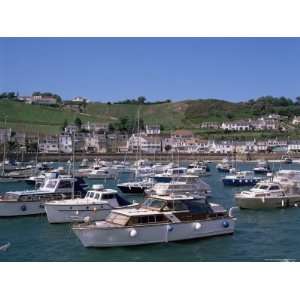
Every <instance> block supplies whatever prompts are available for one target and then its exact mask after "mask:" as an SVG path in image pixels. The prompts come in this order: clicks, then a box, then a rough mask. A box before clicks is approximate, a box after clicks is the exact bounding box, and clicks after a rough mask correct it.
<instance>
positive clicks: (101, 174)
mask: <svg viewBox="0 0 300 300" xmlns="http://www.w3.org/2000/svg"><path fill="white" fill-rule="evenodd" d="M86 177H87V178H88V179H116V178H117V177H118V173H117V171H116V170H115V169H113V168H109V167H102V168H99V169H94V170H93V171H91V172H90V173H89V174H88V175H87V176H86Z"/></svg>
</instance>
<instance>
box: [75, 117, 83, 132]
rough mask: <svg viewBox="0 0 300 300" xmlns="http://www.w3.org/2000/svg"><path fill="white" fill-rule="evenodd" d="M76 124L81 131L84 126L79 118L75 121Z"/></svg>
mask: <svg viewBox="0 0 300 300" xmlns="http://www.w3.org/2000/svg"><path fill="white" fill-rule="evenodd" d="M74 124H75V125H76V126H77V128H78V129H80V128H81V125H82V121H81V119H80V118H78V117H77V118H76V119H75V121H74Z"/></svg>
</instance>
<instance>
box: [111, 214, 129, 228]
mask: <svg viewBox="0 0 300 300" xmlns="http://www.w3.org/2000/svg"><path fill="white" fill-rule="evenodd" d="M128 220H129V217H128V216H125V215H122V214H116V213H110V214H109V216H108V217H107V219H106V221H107V222H110V223H114V224H117V225H122V226H125V225H126V224H127V222H128Z"/></svg>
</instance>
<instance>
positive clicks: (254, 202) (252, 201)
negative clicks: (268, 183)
mask: <svg viewBox="0 0 300 300" xmlns="http://www.w3.org/2000/svg"><path fill="white" fill-rule="evenodd" d="M235 200H236V204H237V205H238V206H239V207H240V208H244V209H265V208H286V207H294V206H300V196H281V197H268V198H266V197H265V198H263V197H253V198H250V197H248V198H247V197H240V196H236V197H235Z"/></svg>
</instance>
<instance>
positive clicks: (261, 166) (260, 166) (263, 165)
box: [253, 160, 271, 174]
mask: <svg viewBox="0 0 300 300" xmlns="http://www.w3.org/2000/svg"><path fill="white" fill-rule="evenodd" d="M253 171H254V173H256V174H267V173H269V172H270V171H271V168H270V166H269V163H268V162H267V161H266V160H259V161H258V162H257V165H256V167H255V168H253Z"/></svg>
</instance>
